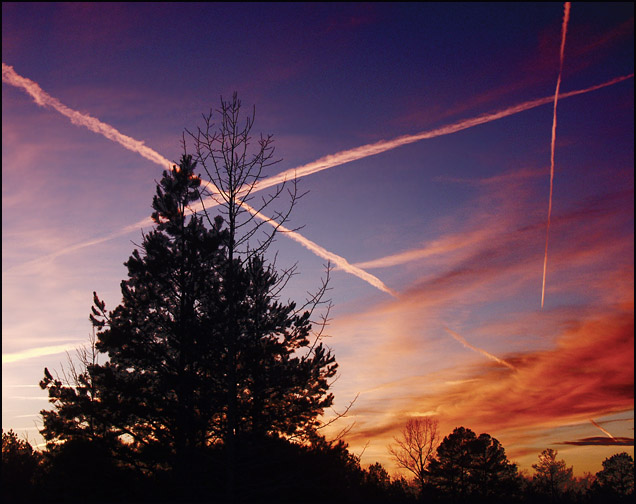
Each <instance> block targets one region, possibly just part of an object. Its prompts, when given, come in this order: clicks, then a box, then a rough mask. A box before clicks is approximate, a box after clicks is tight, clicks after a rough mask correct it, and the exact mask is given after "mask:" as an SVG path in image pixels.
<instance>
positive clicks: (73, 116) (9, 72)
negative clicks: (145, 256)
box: [2, 63, 397, 297]
mask: <svg viewBox="0 0 636 504" xmlns="http://www.w3.org/2000/svg"><path fill="white" fill-rule="evenodd" d="M2 80H3V81H4V82H7V83H8V84H12V85H13V86H16V87H21V88H22V89H24V90H25V91H26V92H27V93H29V94H30V95H31V96H32V97H33V99H34V100H35V102H36V103H37V104H38V105H41V106H44V107H51V108H53V109H54V110H56V111H58V112H59V113H60V114H62V115H64V116H66V117H68V118H69V119H70V120H71V122H72V123H73V124H77V125H79V126H84V127H86V128H88V129H89V130H91V131H93V132H95V133H99V134H101V135H103V136H105V137H106V138H108V139H109V140H113V141H115V142H117V143H118V144H120V145H122V146H123V147H125V148H126V149H129V150H131V151H133V152H137V153H138V154H140V155H141V156H143V157H145V158H146V159H148V160H149V161H152V162H153V163H156V164H158V165H160V166H162V167H163V168H168V167H170V166H171V165H172V164H173V163H171V162H170V161H169V160H168V159H167V158H165V157H163V156H162V155H161V154H159V153H157V152H155V151H154V150H152V149H151V148H150V147H146V146H145V145H144V144H143V142H140V141H139V140H135V139H133V138H131V137H129V136H126V135H123V134H122V133H120V132H119V131H117V130H116V129H115V128H113V127H112V126H110V125H108V124H105V123H103V122H101V121H100V120H98V119H96V118H94V117H91V116H90V115H88V114H82V113H81V112H77V111H76V110H72V109H70V108H69V107H67V106H66V105H63V104H62V103H61V102H60V101H59V100H58V99H57V98H53V97H52V96H51V95H49V94H48V93H46V92H44V91H43V90H42V88H40V86H39V85H38V84H36V83H35V82H33V81H32V80H30V79H27V78H25V77H21V76H20V75H18V74H17V73H16V72H15V71H14V70H13V68H12V67H10V66H9V65H6V64H4V63H2ZM209 185H210V184H209V183H208V186H209ZM271 185H273V184H271ZM215 203H216V202H215ZM242 204H243V206H244V207H245V208H246V209H247V210H248V211H250V212H251V213H252V214H253V215H254V216H256V217H258V218H259V219H262V220H264V221H265V222H267V223H269V224H272V225H274V226H277V227H278V229H279V230H280V231H281V232H283V233H285V234H286V235H287V236H289V237H290V238H291V239H292V240H294V241H296V242H298V243H300V244H301V245H303V246H304V247H305V248H307V249H308V250H310V251H311V252H313V253H314V254H316V255H317V256H319V257H321V258H323V259H327V260H330V261H332V262H333V263H334V264H335V265H336V266H338V267H339V268H340V269H342V270H344V271H346V272H348V273H350V274H352V275H355V276H357V277H359V278H361V279H362V280H364V281H366V282H368V283H369V284H371V285H372V286H374V287H376V288H378V289H380V290H381V291H383V292H386V293H388V294H390V295H392V296H394V297H395V296H397V294H396V292H395V291H393V290H391V289H389V288H388V287H387V286H386V285H384V283H382V281H381V280H380V279H378V278H377V277H375V276H373V275H371V274H369V273H367V272H366V271H363V270H362V269H360V268H357V267H355V266H352V265H351V264H350V263H349V262H348V261H347V260H346V259H345V258H344V257H341V256H339V255H337V254H334V253H333V252H329V251H328V250H326V249H325V248H324V247H321V246H320V245H318V244H316V243H314V242H312V241H311V240H309V239H307V238H305V237H304V236H302V235H301V234H300V233H297V232H295V231H292V230H290V229H287V228H286V227H284V226H280V225H279V224H278V223H276V222H274V221H272V220H271V219H269V218H268V217H266V216H264V215H263V214H261V213H260V212H257V211H256V210H254V209H253V208H252V207H250V206H249V205H247V203H245V202H243V203H242ZM151 222H152V221H151V220H150V219H149V218H147V219H144V220H143V221H140V222H139V223H136V224H134V225H132V226H127V227H126V228H124V229H123V230H122V231H119V232H115V233H112V234H110V235H108V236H106V237H102V238H97V239H94V240H90V241H87V242H83V243H80V244H76V245H73V246H70V247H66V248H65V249H62V250H60V251H58V252H56V253H54V254H51V255H49V256H47V257H49V258H51V257H57V256H59V255H62V254H66V253H70V252H73V251H75V250H78V249H80V248H84V247H88V246H92V245H97V244H99V243H103V242H104V241H107V240H109V239H112V238H115V237H117V236H120V235H122V234H125V233H127V232H129V231H130V230H132V229H136V228H137V227H138V225H139V224H145V223H151Z"/></svg>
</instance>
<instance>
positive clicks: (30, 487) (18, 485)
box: [1, 430, 42, 502]
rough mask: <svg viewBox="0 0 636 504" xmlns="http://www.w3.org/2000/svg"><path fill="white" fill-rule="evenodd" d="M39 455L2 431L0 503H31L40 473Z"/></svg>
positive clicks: (11, 432) (16, 436)
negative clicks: (0, 500) (0, 486)
mask: <svg viewBox="0 0 636 504" xmlns="http://www.w3.org/2000/svg"><path fill="white" fill-rule="evenodd" d="M41 458H42V457H41V455H40V453H39V452H36V451H34V450H33V448H32V447H31V444H30V443H29V442H28V441H25V440H23V439H20V438H19V437H18V435H17V434H16V433H15V432H13V430H9V432H4V430H3V431H2V494H1V495H2V501H3V502H32V501H33V499H34V497H35V493H34V486H35V484H36V482H37V479H38V476H39V474H38V473H39V472H40V462H41Z"/></svg>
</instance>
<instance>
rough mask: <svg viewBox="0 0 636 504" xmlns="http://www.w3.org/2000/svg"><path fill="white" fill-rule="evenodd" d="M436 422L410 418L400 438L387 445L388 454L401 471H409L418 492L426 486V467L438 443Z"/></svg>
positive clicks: (429, 419) (430, 419)
mask: <svg viewBox="0 0 636 504" xmlns="http://www.w3.org/2000/svg"><path fill="white" fill-rule="evenodd" d="M437 427H438V421H437V420H435V419H432V418H430V417H423V418H411V419H409V420H408V421H407V422H406V425H405V426H404V429H402V433H401V435H400V437H396V438H394V440H395V443H396V444H395V445H389V453H390V454H391V456H392V457H393V459H394V460H395V461H396V462H397V464H398V466H399V467H401V468H402V469H406V470H407V471H410V472H411V473H412V474H413V475H414V476H415V479H416V480H417V482H418V484H419V486H420V490H422V489H423V488H424V486H425V484H426V475H427V473H426V467H427V465H428V462H429V460H430V458H431V456H432V455H433V453H434V451H435V448H437V445H438V442H439V435H438V434H437Z"/></svg>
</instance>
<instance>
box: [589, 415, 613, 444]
mask: <svg viewBox="0 0 636 504" xmlns="http://www.w3.org/2000/svg"><path fill="white" fill-rule="evenodd" d="M590 422H592V425H594V427H596V428H597V429H598V430H600V431H601V432H603V433H604V434H606V435H607V436H609V437H610V438H612V439H615V438H614V436H612V435H611V434H610V433H609V432H607V431H606V430H605V429H603V427H601V426H600V425H599V424H597V423H596V422H595V421H594V420H592V419H591V418H590Z"/></svg>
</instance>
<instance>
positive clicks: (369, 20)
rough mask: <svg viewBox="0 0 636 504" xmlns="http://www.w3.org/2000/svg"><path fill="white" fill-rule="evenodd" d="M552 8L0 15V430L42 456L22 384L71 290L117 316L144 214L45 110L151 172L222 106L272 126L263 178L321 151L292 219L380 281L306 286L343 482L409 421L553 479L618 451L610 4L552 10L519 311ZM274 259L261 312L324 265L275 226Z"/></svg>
mask: <svg viewBox="0 0 636 504" xmlns="http://www.w3.org/2000/svg"><path fill="white" fill-rule="evenodd" d="M563 12H564V6H563V4H561V3H524V4H500V3H499V4H427V3H421V4H420V3H409V4H359V3H356V4H240V5H239V4H187V3H185V4H184V3H180V4H155V3H143V4H118V3H116V4H26V3H25V4H18V3H3V5H2V33H3V35H2V61H3V86H2V167H3V169H2V258H3V260H2V271H3V275H2V287H3V289H2V300H3V303H2V333H3V338H2V352H3V368H2V378H3V380H2V392H3V399H2V405H3V408H2V426H3V429H5V430H7V429H9V428H13V429H14V430H16V431H17V432H18V433H20V434H27V435H28V436H29V438H30V439H31V440H32V441H34V444H38V443H40V442H41V438H39V436H38V434H37V425H39V424H38V422H39V415H38V412H39V411H40V409H42V408H45V407H47V402H46V394H45V393H44V392H43V391H41V390H40V389H39V388H37V383H38V382H39V380H40V379H41V378H42V370H43V368H44V366H48V367H49V368H56V369H58V370H59V369H60V362H64V361H65V359H66V356H65V355H64V350H65V349H67V348H68V349H72V348H73V347H75V346H77V345H80V344H83V343H85V342H86V341H87V338H88V335H89V333H90V331H91V327H90V323H89V321H88V314H89V310H90V305H91V302H92V292H93V291H94V290H95V291H97V292H98V293H99V294H100V297H101V298H102V299H104V300H105V301H106V303H107V307H110V308H111V309H112V308H114V307H115V306H116V305H117V304H118V303H119V301H120V293H119V283H120V281H121V280H122V279H123V278H125V275H126V271H125V268H124V266H123V262H124V261H125V260H126V259H127V258H128V256H129V255H130V253H131V252H132V250H133V248H134V247H135V245H134V243H139V242H140V241H141V227H140V226H133V227H132V228H131V229H129V230H128V231H127V232H124V231H122V230H125V229H126V228H127V227H128V226H131V225H134V224H135V223H138V222H140V221H142V220H143V219H144V218H146V217H148V216H149V215H150V212H151V208H150V203H151V200H152V195H153V193H154V190H155V188H154V183H155V181H157V180H159V178H160V177H161V167H160V166H158V165H157V164H156V163H154V162H152V161H151V160H149V159H147V158H144V157H142V156H140V154H139V153H138V152H133V151H131V150H127V149H126V148H124V147H123V146H122V145H121V144H120V143H117V142H115V141H112V140H111V139H108V138H106V137H104V136H103V135H100V134H96V133H95V132H94V131H90V130H89V129H87V128H86V127H84V126H82V125H78V124H74V123H73V122H71V120H69V118H68V117H66V116H65V115H63V114H61V113H60V107H61V106H62V105H63V106H65V107H68V110H71V111H76V112H77V113H79V114H84V115H89V116H91V117H92V118H93V123H94V124H96V121H101V122H102V123H104V124H107V125H109V126H111V127H112V128H115V129H116V130H117V131H119V132H120V133H121V134H122V135H126V136H127V137H130V139H132V140H137V141H142V142H144V144H145V145H146V146H147V147H148V148H149V149H151V150H152V151H154V152H155V153H157V154H158V155H159V156H163V157H164V158H167V159H169V160H176V159H178V157H179V156H180V154H181V147H180V140H181V134H182V132H183V130H184V128H188V129H194V128H196V127H197V125H201V124H202V122H201V114H202V113H205V112H207V111H209V109H210V108H214V109H215V108H217V107H218V105H219V98H220V96H221V95H222V96H223V97H225V98H230V97H231V95H232V93H233V92H234V91H237V92H238V95H239V98H240V99H241V100H242V102H243V104H244V107H245V110H246V111H249V110H251V108H252V106H255V107H256V124H255V131H256V132H257V133H258V132H263V133H264V134H269V133H271V134H273V135H274V138H275V145H276V149H277V150H276V152H277V155H278V157H280V158H282V161H281V162H280V163H279V164H278V165H276V166H274V167H272V168H271V169H270V172H269V173H268V175H272V176H273V175H276V174H277V173H279V172H282V171H285V170H289V169H293V168H296V167H301V166H306V165H308V164H310V163H313V162H315V161H317V160H321V159H323V158H325V157H326V156H330V155H334V157H332V158H328V159H327V160H326V161H325V160H323V161H321V163H319V164H320V165H321V170H322V171H316V172H315V173H313V174H310V175H307V176H305V177H303V178H302V179H301V180H300V184H299V185H300V188H301V189H302V190H309V191H310V192H309V194H308V195H307V196H306V197H305V198H303V199H302V200H301V202H300V204H299V205H298V206H297V208H296V209H295V211H294V214H293V216H292V217H293V220H292V226H300V225H304V228H303V229H302V230H301V231H300V233H301V234H302V236H303V237H305V238H307V239H308V240H311V241H312V242H313V243H315V244H316V246H320V247H322V248H324V249H325V250H326V251H328V252H329V253H331V254H336V255H338V256H340V257H342V258H343V259H345V260H346V261H347V262H348V263H349V264H351V265H354V266H356V267H358V268H360V269H362V270H363V271H365V272H367V273H368V274H371V275H373V276H375V277H376V278H377V279H378V280H379V281H380V282H381V283H382V284H383V285H385V286H386V288H387V289H386V290H385V291H383V290H381V289H378V288H377V286H374V285H372V282H371V283H370V282H368V281H366V280H365V279H363V278H360V276H361V275H358V276H356V274H350V273H349V272H346V271H344V270H342V269H339V270H336V271H334V272H333V275H332V284H331V286H332V288H333V290H332V291H331V295H332V298H333V302H334V304H335V309H334V311H333V313H332V316H333V320H332V323H331V325H330V327H329V330H328V333H329V335H330V336H331V338H329V340H327V342H328V344H329V345H330V346H331V347H332V348H333V350H334V352H335V354H336V358H337V360H338V362H339V363H340V378H339V379H338V381H337V382H336V383H335V384H334V387H333V391H334V393H335V395H336V405H335V409H336V410H338V411H340V410H342V409H344V408H345V407H346V405H347V404H348V403H349V402H350V401H351V400H352V399H353V398H354V397H355V396H356V395H357V394H359V397H358V400H357V401H356V403H355V405H354V406H353V408H352V410H351V412H350V415H349V417H348V418H347V419H344V420H341V421H340V423H339V424H337V425H336V426H335V429H334V433H335V432H337V431H338V430H339V429H342V428H344V427H347V426H348V425H351V424H352V423H354V422H355V423H354V425H353V427H352V429H351V431H350V433H349V435H348V436H347V441H348V442H349V443H350V447H351V449H352V451H353V452H354V453H360V452H361V451H362V450H363V448H364V446H365V445H366V444H367V442H368V443H369V444H368V447H367V448H366V451H365V452H364V455H363V457H362V463H363V465H364V464H369V463H373V462H375V461H376V460H378V461H381V462H382V463H383V464H385V465H386V466H387V467H388V468H389V469H390V470H391V471H393V470H394V469H395V468H394V466H393V464H392V462H391V461H390V459H389V455H388V452H387V448H386V447H387V444H389V443H390V442H391V439H392V436H394V435H396V434H397V433H398V432H399V429H400V427H401V426H402V425H404V423H405V422H406V420H407V419H408V418H409V417H410V416H417V415H435V417H436V418H438V419H439V421H440V427H441V432H442V433H443V434H444V435H446V434H448V433H450V432H451V431H452V429H453V428H454V427H457V426H459V425H463V426H465V427H467V428H471V429H473V430H474V431H476V432H477V433H478V434H479V433H481V432H488V433H489V434H491V435H492V436H494V437H496V438H497V439H499V440H500V441H501V442H502V444H503V445H504V447H505V448H506V450H507V453H508V455H509V457H510V458H511V459H512V460H514V461H516V462H518V463H519V465H520V467H521V468H522V469H527V470H529V469H530V465H531V464H532V463H535V462H536V460H537V455H538V453H539V452H540V451H541V450H543V449H544V448H548V447H552V448H555V449H557V450H558V451H559V455H560V456H561V457H563V458H564V459H565V460H566V462H567V463H568V464H570V465H573V466H574V471H575V474H582V473H583V472H584V471H591V472H596V471H598V470H600V468H601V462H602V461H603V459H605V458H606V457H608V456H610V455H612V454H614V453H617V452H620V451H628V452H629V453H631V454H632V455H633V441H632V446H622V445H620V440H618V441H617V439H618V438H628V439H631V440H633V436H634V432H633V426H634V422H633V404H634V401H633V397H634V393H633V375H634V360H633V344H634V336H633V320H634V308H633V307H634V304H633V299H634V297H633V288H634V285H633V283H634V282H633V279H634V269H633V266H634V245H633V243H634V219H633V215H634V206H633V202H634V192H633V188H634V186H633V183H634V176H633V174H634V142H633V138H634V79H633V71H634V65H633V62H634V52H633V47H634V18H633V4H632V3H620V4H619V3H583V4H578V3H575V4H573V5H572V9H571V13H570V18H569V22H568V26H567V36H566V42H565V53H564V63H563V72H562V81H561V86H560V99H559V101H558V107H557V117H558V121H557V129H556V144H555V165H554V195H553V207H552V216H551V227H550V235H549V236H550V241H549V251H548V262H547V276H546V292H545V306H544V308H543V310H541V306H540V303H541V286H542V273H543V260H544V248H545V237H546V220H547V212H548V195H549V183H550V152H551V131H552V124H553V101H552V100H553V96H554V92H555V86H556V82H557V77H558V74H559V48H560V44H561V40H562V21H563ZM5 65H6V66H5ZM16 76H18V77H16ZM19 77H24V78H26V79H29V81H22V82H27V84H25V86H26V87H29V88H30V89H31V91H33V89H35V88H34V86H35V87H37V86H39V88H41V90H42V91H43V92H44V93H46V94H47V96H49V97H52V98H51V99H57V100H59V102H56V103H58V105H59V104H61V105H59V106H54V107H51V106H43V104H40V105H39V104H38V103H36V101H35V100H34V98H33V97H32V96H31V95H29V94H28V93H27V92H25V88H24V87H21V85H20V84H19V83H18V80H17V79H19ZM620 77H627V78H625V79H623V80H620V81H619V80H617V79H618V78H620ZM605 83H610V84H608V85H607V86H604V87H602V88H599V89H594V90H591V89H590V88H593V87H594V86H598V85H601V84H605ZM578 90H581V91H584V92H581V93H578V94H574V95H571V94H570V93H571V92H573V91H578ZM543 98H545V100H544V102H543V104H542V105H539V106H534V107H531V105H532V103H531V102H532V101H533V100H538V99H543ZM49 105H50V103H49ZM517 106H519V109H518V111H515V110H516V109H514V107H517ZM501 111H504V112H502V113H500V114H497V113H498V112H501ZM485 114H492V116H484V115H485ZM482 116H483V117H482ZM498 116H501V117H500V118H498V119H496V120H495V118H496V117H498ZM78 117H79V116H78ZM478 117H482V119H481V120H480V121H473V122H471V121H470V120H472V119H474V118H478ZM76 122H77V121H76ZM89 122H90V121H89ZM475 122H476V123H479V124H475ZM471 125H472V126H471ZM425 132H434V133H432V134H430V135H420V134H421V133H425ZM414 135H420V136H418V137H415V136H414ZM404 136H408V138H407V141H404V142H401V143H403V144H404V145H399V144H400V142H398V141H395V140H396V139H399V138H401V137H404ZM417 138H420V139H417ZM380 141H385V142H386V143H385V144H379V145H380V147H378V144H377V143H378V142H380ZM374 144H375V146H373V145H374ZM369 146H371V147H369ZM361 147H362V148H361ZM353 149H356V150H354V151H352V150H353ZM350 151H352V152H353V153H352V152H350ZM378 151H382V152H378ZM342 153H344V154H342ZM352 158H355V159H353V160H349V161H348V162H344V161H347V160H348V159H352ZM311 166H315V165H313V164H312V165H311ZM144 229H148V226H145V228H144ZM110 235H116V236H115V237H114V238H112V239H108V240H103V238H105V237H108V236H110ZM93 240H95V241H98V242H99V243H97V244H95V245H92V246H82V247H76V248H74V249H73V250H67V249H69V247H71V248H72V247H73V246H75V245H82V244H86V243H87V242H89V241H93ZM133 242H134V243H133ZM274 247H275V249H277V250H278V251H279V262H280V264H281V265H290V264H292V263H293V262H295V261H298V267H299V272H300V275H298V276H297V277H295V278H294V280H293V282H292V283H291V284H290V285H289V288H288V291H287V292H286V293H285V294H284V296H285V297H289V298H291V299H297V300H302V299H303V298H304V296H305V292H306V291H308V290H315V289H316V288H317V287H318V286H319V283H320V277H321V275H322V274H323V272H324V267H323V265H324V264H325V262H326V260H325V258H324V257H318V256H317V255H316V254H315V253H314V252H315V250H314V252H312V251H311V250H308V249H307V248H305V247H303V246H301V245H300V244H299V243H297V242H295V241H293V240H290V239H289V238H288V237H285V236H281V237H279V238H278V240H277V241H276V243H275V245H274ZM310 248H311V246H310ZM352 269H353V268H352ZM387 291H389V292H393V293H394V296H392V295H391V294H389V293H387ZM329 413H330V414H331V412H329ZM590 419H592V420H594V422H596V424H597V426H595V425H594V423H592V422H591V421H590ZM599 426H600V427H601V428H599ZM602 429H604V430H605V431H606V432H603V430H602ZM608 434H609V435H608ZM599 436H600V438H599ZM610 436H613V437H614V438H615V439H612V438H611V437H610ZM604 439H605V440H607V441H605V442H603V440H604ZM617 444H619V445H620V446H617Z"/></svg>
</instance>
